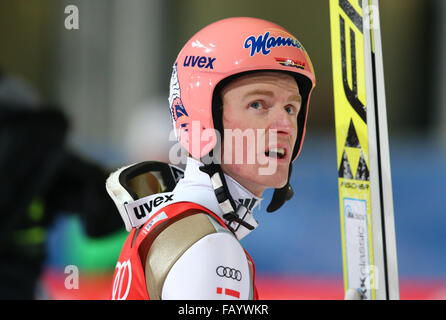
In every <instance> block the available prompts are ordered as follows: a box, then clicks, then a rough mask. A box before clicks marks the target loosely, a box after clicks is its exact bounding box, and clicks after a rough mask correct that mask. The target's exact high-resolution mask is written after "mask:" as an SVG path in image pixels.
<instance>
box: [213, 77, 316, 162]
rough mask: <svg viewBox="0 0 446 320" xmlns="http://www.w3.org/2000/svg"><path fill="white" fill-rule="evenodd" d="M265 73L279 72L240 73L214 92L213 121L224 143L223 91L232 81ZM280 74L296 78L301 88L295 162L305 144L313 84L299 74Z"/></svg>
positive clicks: (227, 79) (294, 150)
mask: <svg viewBox="0 0 446 320" xmlns="http://www.w3.org/2000/svg"><path fill="white" fill-rule="evenodd" d="M265 71H275V72H277V71H278V70H252V71H247V72H242V73H238V74H235V75H232V76H230V77H227V78H225V79H223V80H221V81H220V82H219V83H218V84H217V85H216V86H215V89H214V92H213V94H212V119H213V122H214V129H215V130H217V131H218V132H219V133H220V136H221V139H222V141H223V138H224V136H223V133H224V128H223V97H222V95H221V91H222V89H223V88H224V87H225V86H226V85H227V84H228V83H230V82H231V81H233V80H235V79H237V78H240V77H242V76H245V75H248V74H252V73H255V72H265ZM279 72H284V73H287V74H289V75H291V76H292V77H294V79H295V80H296V83H297V85H298V87H299V91H300V95H301V96H302V104H301V109H300V111H299V114H298V115H297V139H296V144H295V145H294V148H293V154H292V157H291V159H293V160H292V161H294V160H295V159H296V157H297V155H298V153H299V152H300V149H301V146H302V142H303V139H304V136H305V126H306V122H307V114H308V112H307V109H308V100H309V96H310V92H311V89H312V82H311V80H310V79H308V78H307V77H305V76H303V75H301V74H298V73H294V72H286V71H281V70H280V71H279Z"/></svg>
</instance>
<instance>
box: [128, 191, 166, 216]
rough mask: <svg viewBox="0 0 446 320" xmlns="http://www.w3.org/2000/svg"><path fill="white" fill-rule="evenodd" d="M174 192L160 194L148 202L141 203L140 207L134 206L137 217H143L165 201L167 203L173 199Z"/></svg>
mask: <svg viewBox="0 0 446 320" xmlns="http://www.w3.org/2000/svg"><path fill="white" fill-rule="evenodd" d="M172 198H173V194H167V195H160V196H158V197H156V198H155V199H152V200H150V201H148V202H145V203H143V204H140V205H139V206H138V207H135V208H133V212H134V213H135V217H136V218H137V219H142V218H144V217H145V216H146V212H147V214H150V213H151V212H152V210H153V209H155V208H156V207H158V206H160V205H161V204H163V203H166V202H168V201H173V199H172Z"/></svg>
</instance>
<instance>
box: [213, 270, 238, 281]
mask: <svg viewBox="0 0 446 320" xmlns="http://www.w3.org/2000/svg"><path fill="white" fill-rule="evenodd" d="M215 271H216V272H217V275H218V276H219V277H225V278H229V279H234V280H237V281H241V280H242V273H241V272H240V271H239V270H237V269H233V268H229V267H223V266H219V267H218V268H217V270H215Z"/></svg>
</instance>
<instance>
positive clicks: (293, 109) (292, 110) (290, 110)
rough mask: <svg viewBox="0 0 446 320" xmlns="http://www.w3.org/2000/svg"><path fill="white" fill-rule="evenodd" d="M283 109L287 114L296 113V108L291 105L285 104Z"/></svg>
mask: <svg viewBox="0 0 446 320" xmlns="http://www.w3.org/2000/svg"><path fill="white" fill-rule="evenodd" d="M285 110H286V112H288V113H289V114H295V113H296V109H295V108H294V107H293V106H287V107H285Z"/></svg>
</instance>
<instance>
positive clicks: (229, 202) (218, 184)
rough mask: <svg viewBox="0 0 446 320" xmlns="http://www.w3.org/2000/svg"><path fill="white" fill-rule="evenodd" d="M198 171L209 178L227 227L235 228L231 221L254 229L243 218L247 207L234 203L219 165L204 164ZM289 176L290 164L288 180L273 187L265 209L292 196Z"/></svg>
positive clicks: (271, 208) (270, 208) (281, 203)
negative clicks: (271, 195) (279, 185)
mask: <svg viewBox="0 0 446 320" xmlns="http://www.w3.org/2000/svg"><path fill="white" fill-rule="evenodd" d="M200 171H202V172H204V173H206V174H207V175H209V177H210V178H211V181H212V186H213V188H214V193H215V196H216V197H217V201H218V204H219V206H220V208H221V209H222V211H223V218H225V219H226V220H228V221H229V223H228V227H229V228H230V229H231V230H232V231H233V232H234V231H235V230H234V229H233V228H232V227H231V226H230V225H231V223H232V222H236V223H238V224H239V225H241V226H243V227H245V228H246V229H248V230H254V229H255V228H256V226H253V225H251V224H249V223H248V222H246V221H245V220H244V219H243V218H244V217H245V216H246V213H247V212H248V211H249V209H248V208H247V207H246V206H244V205H243V204H239V205H238V206H237V204H236V203H235V201H234V199H233V198H232V196H231V193H230V192H229V188H228V185H227V183H226V178H225V176H224V173H223V170H222V169H221V166H220V165H218V164H215V163H211V164H206V165H204V166H201V167H200ZM290 176H291V164H290V169H289V172H288V181H287V183H286V185H285V186H284V187H282V188H280V189H275V191H274V194H273V198H272V200H271V203H270V204H269V205H268V208H267V209H266V210H267V211H268V212H274V211H276V210H278V209H279V208H280V207H282V205H283V204H284V203H285V202H286V201H287V200H290V199H291V198H292V197H293V195H294V192H293V188H292V187H291V185H290V183H289V181H290Z"/></svg>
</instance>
